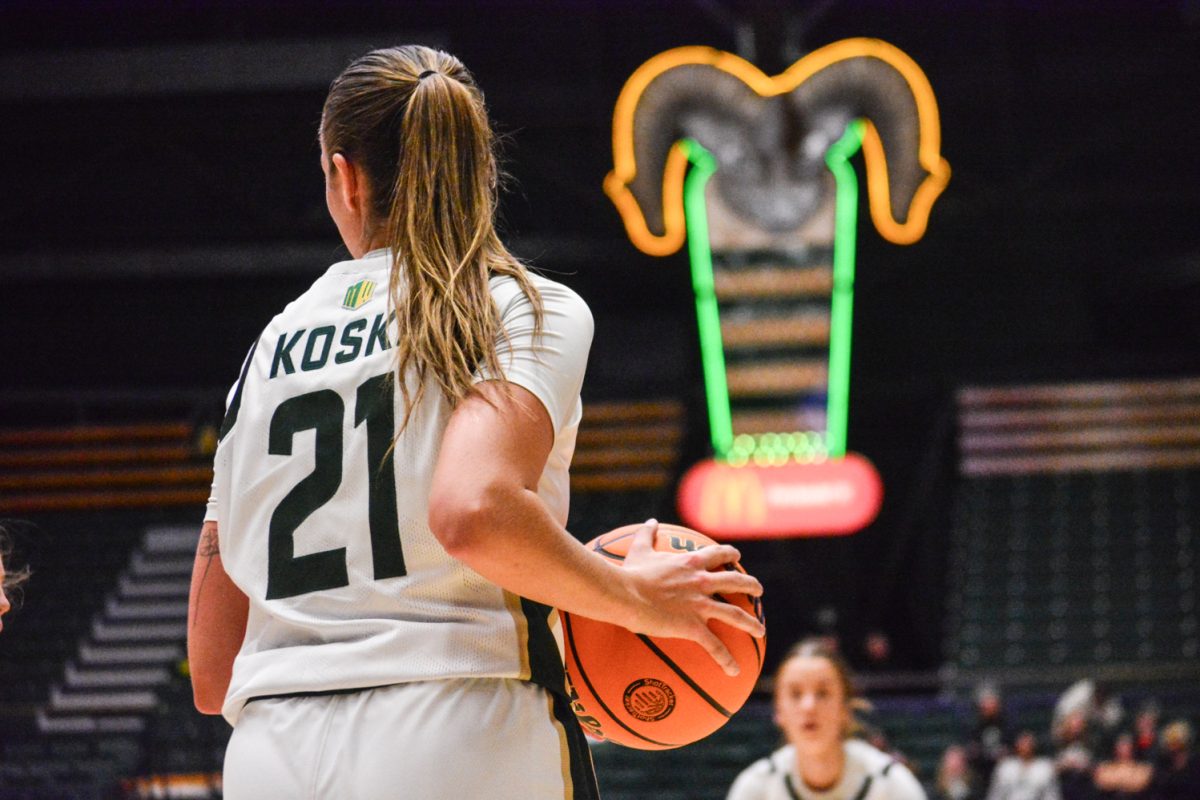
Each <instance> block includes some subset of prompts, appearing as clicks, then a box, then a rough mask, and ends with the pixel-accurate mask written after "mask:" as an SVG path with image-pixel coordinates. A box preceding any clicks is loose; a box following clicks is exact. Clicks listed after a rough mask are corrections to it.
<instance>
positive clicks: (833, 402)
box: [825, 119, 866, 458]
mask: <svg viewBox="0 0 1200 800" xmlns="http://www.w3.org/2000/svg"><path fill="white" fill-rule="evenodd" d="M865 130H866V126H865V125H864V124H863V121H862V120H860V119H856V120H854V121H853V122H851V123H850V124H849V125H847V126H846V132H845V133H844V134H843V135H842V138H841V139H838V140H837V141H836V142H834V144H833V146H832V147H830V148H829V151H828V152H827V153H826V154H825V163H826V164H828V165H829V171H830V172H832V173H833V177H834V180H835V181H836V182H837V203H836V205H835V206H834V223H833V297H832V298H831V308H830V313H829V383H828V388H827V390H826V395H825V452H826V454H827V455H828V456H829V457H830V458H842V457H844V456H845V455H846V427H847V422H848V418H849V415H850V337H851V332H852V328H853V318H854V261H855V256H856V250H857V239H858V236H857V232H858V175H857V174H855V172H854V166H853V165H852V164H851V163H850V158H851V157H852V156H853V155H854V154H855V153H857V152H858V150H859V148H860V147H862V141H863V133H864V132H865Z"/></svg>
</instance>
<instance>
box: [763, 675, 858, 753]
mask: <svg viewBox="0 0 1200 800" xmlns="http://www.w3.org/2000/svg"><path fill="white" fill-rule="evenodd" d="M775 724H776V725H778V726H779V728H780V729H781V730H782V731H783V733H784V735H785V736H786V737H787V740H788V741H789V742H790V743H791V744H793V745H795V746H796V747H797V748H798V749H801V750H803V749H809V748H816V747H823V746H825V747H827V746H829V745H831V744H834V743H837V742H841V740H842V738H843V737H844V736H845V732H846V730H847V729H848V727H849V725H850V710H849V708H848V707H847V704H846V694H845V690H844V689H843V687H842V680H841V677H840V676H839V675H838V671H837V668H836V667H835V666H834V665H833V664H832V663H831V662H830V661H829V659H827V658H821V657H819V656H797V657H795V658H792V659H789V660H788V662H787V663H785V664H784V665H783V668H782V669H780V670H779V677H778V678H777V679H776V684H775Z"/></svg>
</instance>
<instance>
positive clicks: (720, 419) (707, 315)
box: [682, 139, 733, 460]
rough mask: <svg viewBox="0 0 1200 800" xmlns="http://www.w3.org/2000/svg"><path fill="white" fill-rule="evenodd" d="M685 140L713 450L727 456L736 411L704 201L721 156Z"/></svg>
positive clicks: (687, 213) (691, 251) (686, 207)
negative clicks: (727, 375)
mask: <svg viewBox="0 0 1200 800" xmlns="http://www.w3.org/2000/svg"><path fill="white" fill-rule="evenodd" d="M682 145H683V149H684V152H685V153H687V157H688V160H689V161H690V162H692V169H690V170H688V174H687V177H686V178H685V179H684V181H683V214H684V220H685V222H686V225H687V242H688V260H689V261H690V262H691V267H692V290H693V293H694V294H695V296H696V321H697V323H698V327H699V329H700V360H701V363H702V365H703V367H704V394H705V399H706V400H707V401H708V430H709V435H710V436H711V437H712V446H713V452H714V453H716V456H717V458H718V459H721V460H724V459H725V457H726V456H727V455H728V454H729V451H730V449H731V448H732V447H733V415H732V413H731V412H730V410H729V385H728V383H726V379H725V347H724V345H723V343H722V341H721V316H720V312H719V311H718V310H717V289H716V284H715V282H714V280H713V266H712V248H711V247H710V246H709V243H708V211H707V209H706V208H705V205H704V187H705V185H706V184H707V183H708V179H709V178H711V177H712V174H713V173H714V172H716V171H717V159H716V158H714V157H713V154H712V153H710V152H708V150H706V149H704V147H703V146H702V145H701V144H700V143H699V142H697V141H696V140H695V139H684V140H683V141H682Z"/></svg>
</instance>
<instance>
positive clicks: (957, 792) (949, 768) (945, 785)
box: [933, 744, 983, 800]
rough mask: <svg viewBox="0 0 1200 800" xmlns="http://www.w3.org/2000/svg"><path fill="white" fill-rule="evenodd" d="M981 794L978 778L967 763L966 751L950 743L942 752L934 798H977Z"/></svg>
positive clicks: (956, 799) (938, 799)
mask: <svg viewBox="0 0 1200 800" xmlns="http://www.w3.org/2000/svg"><path fill="white" fill-rule="evenodd" d="M982 796H983V791H982V788H981V787H980V784H979V778H978V777H977V776H976V775H975V772H974V771H973V770H972V769H971V767H970V765H969V764H967V751H966V750H965V749H963V748H962V747H960V746H958V745H956V744H952V745H950V746H949V747H947V748H946V752H944V753H942V760H941V762H940V763H939V764H938V771H937V781H936V782H935V783H934V788H933V797H934V799H935V800H979V798H980V797H982Z"/></svg>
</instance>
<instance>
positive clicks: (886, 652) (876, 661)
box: [863, 630, 892, 672]
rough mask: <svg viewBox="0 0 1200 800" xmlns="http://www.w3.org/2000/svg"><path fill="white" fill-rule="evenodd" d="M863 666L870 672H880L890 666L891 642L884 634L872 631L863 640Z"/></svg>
mask: <svg viewBox="0 0 1200 800" xmlns="http://www.w3.org/2000/svg"><path fill="white" fill-rule="evenodd" d="M863 655H864V656H865V657H866V658H865V659H864V666H865V667H866V669H868V670H870V671H872V672H882V671H884V670H887V669H891V666H892V642H891V640H890V639H888V636H887V634H886V633H884V632H883V631H880V630H873V631H871V632H870V633H868V634H867V636H866V638H865V639H863Z"/></svg>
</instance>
